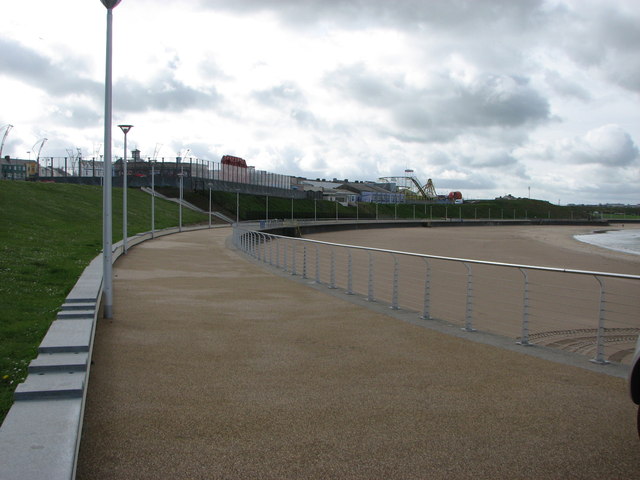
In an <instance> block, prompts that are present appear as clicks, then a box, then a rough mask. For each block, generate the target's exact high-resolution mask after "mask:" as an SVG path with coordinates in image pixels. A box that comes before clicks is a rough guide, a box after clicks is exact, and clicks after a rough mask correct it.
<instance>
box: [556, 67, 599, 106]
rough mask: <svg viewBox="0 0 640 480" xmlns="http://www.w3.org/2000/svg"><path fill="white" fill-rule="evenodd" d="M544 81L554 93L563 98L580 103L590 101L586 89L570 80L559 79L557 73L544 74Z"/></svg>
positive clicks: (589, 95)
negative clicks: (570, 98) (571, 98)
mask: <svg viewBox="0 0 640 480" xmlns="http://www.w3.org/2000/svg"><path fill="white" fill-rule="evenodd" d="M545 80H546V82H547V84H549V86H550V87H551V88H552V89H553V90H554V91H555V92H556V93H558V94H559V95H562V96H563V97H573V98H577V99H578V100H582V101H588V100H591V94H590V93H589V92H588V91H587V90H586V89H584V88H582V86H580V85H579V84H577V83H575V82H572V81H571V80H568V79H566V78H563V77H561V76H560V74H559V73H558V72H555V71H548V72H546V73H545Z"/></svg>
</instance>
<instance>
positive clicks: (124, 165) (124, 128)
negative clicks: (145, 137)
mask: <svg viewBox="0 0 640 480" xmlns="http://www.w3.org/2000/svg"><path fill="white" fill-rule="evenodd" d="M118 126H119V127H120V130H122V133H124V156H123V157H122V253H124V254H125V255H126V254H127V176H128V173H129V169H128V168H127V133H129V130H131V129H132V128H133V125H118Z"/></svg>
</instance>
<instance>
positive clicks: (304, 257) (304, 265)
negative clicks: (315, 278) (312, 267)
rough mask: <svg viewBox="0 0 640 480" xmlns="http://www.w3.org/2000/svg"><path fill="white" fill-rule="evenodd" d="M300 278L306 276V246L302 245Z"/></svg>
mask: <svg viewBox="0 0 640 480" xmlns="http://www.w3.org/2000/svg"><path fill="white" fill-rule="evenodd" d="M302 278H307V246H306V245H303V246H302Z"/></svg>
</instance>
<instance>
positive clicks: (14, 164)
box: [0, 155, 38, 180]
mask: <svg viewBox="0 0 640 480" xmlns="http://www.w3.org/2000/svg"><path fill="white" fill-rule="evenodd" d="M37 173H38V164H37V163H36V162H35V161H34V160H22V159H18V158H11V157H9V156H8V155H7V156H5V157H4V158H3V159H0V178H1V179H3V180H26V179H27V178H30V177H34V176H36V175H37Z"/></svg>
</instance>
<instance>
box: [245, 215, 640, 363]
mask: <svg viewBox="0 0 640 480" xmlns="http://www.w3.org/2000/svg"><path fill="white" fill-rule="evenodd" d="M234 243H235V245H236V246H237V247H238V248H239V249H240V250H242V251H243V252H245V253H246V254H248V255H250V256H252V257H254V258H256V259H258V260H260V261H262V262H264V263H267V264H269V265H271V266H273V267H275V268H278V269H281V270H283V271H285V272H289V273H290V274H291V275H301V276H302V277H303V278H308V279H312V280H314V281H315V282H316V283H318V284H323V285H326V286H327V287H329V288H332V289H335V288H340V289H344V291H345V293H347V294H350V295H351V294H359V295H362V296H364V297H366V299H367V300H369V301H371V302H374V301H380V302H385V303H387V304H389V305H390V308H391V309H394V310H397V309H404V310H409V311H415V312H419V314H420V317H421V318H422V319H424V320H430V319H438V320H441V321H445V322H448V323H450V324H453V325H459V326H460V327H461V328H462V329H463V330H466V331H468V332H473V331H475V330H476V329H478V330H482V331H486V332H491V333H495V334H499V335H504V336H508V337H511V338H514V340H516V341H517V343H518V344H520V345H523V346H528V345H532V344H543V345H548V346H554V347H560V348H563V349H568V350H571V351H574V352H578V353H582V354H585V355H592V356H593V358H592V361H593V362H595V363H600V364H604V363H608V362H609V360H611V361H617V362H619V361H624V360H625V359H627V357H628V356H629V355H630V353H631V352H632V351H633V345H634V344H635V340H636V338H637V336H638V333H640V295H638V293H640V290H639V287H640V276H637V275H627V274H617V273H609V272H594V271H585V270H570V269H561V268H551V267H541V266H534V265H518V264H511V263H499V262H487V261H481V260H472V259H463V258H451V257H443V256H435V255H424V254H417V253H410V252H402V251H395V250H387V249H380V248H370V247H361V246H354V245H344V244H338V243H330V242H320V241H316V240H310V239H304V238H292V237H285V236H280V235H273V234H268V233H265V232H260V231H254V230H250V229H247V228H246V227H243V226H242V225H240V226H236V228H234Z"/></svg>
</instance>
